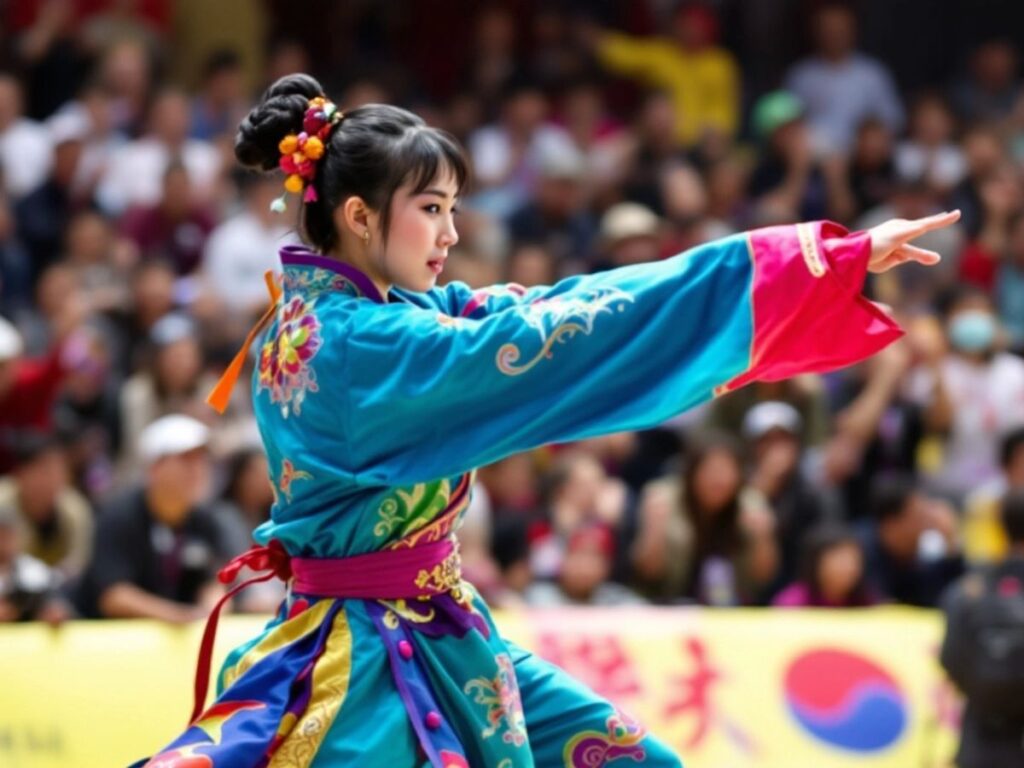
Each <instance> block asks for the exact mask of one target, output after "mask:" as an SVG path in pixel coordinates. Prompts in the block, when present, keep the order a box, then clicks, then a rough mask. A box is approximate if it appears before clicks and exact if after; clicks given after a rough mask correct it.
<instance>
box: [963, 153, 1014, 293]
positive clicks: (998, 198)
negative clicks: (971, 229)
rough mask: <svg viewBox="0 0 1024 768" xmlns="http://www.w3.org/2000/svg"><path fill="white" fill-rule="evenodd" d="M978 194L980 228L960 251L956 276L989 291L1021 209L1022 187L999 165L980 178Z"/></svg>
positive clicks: (1012, 171)
mask: <svg viewBox="0 0 1024 768" xmlns="http://www.w3.org/2000/svg"><path fill="white" fill-rule="evenodd" d="M978 195H979V200H980V202H981V208H980V211H979V212H980V215H981V218H980V222H979V223H980V229H979V231H978V234H977V237H975V238H974V239H972V240H971V241H970V242H968V243H967V246H966V247H965V248H964V251H963V253H962V254H961V257H960V265H959V277H960V279H961V280H962V281H963V282H966V283H971V284H973V285H977V286H978V287H980V288H982V289H984V290H985V291H986V292H991V291H992V289H993V287H994V285H995V280H996V272H997V270H998V269H999V262H1000V261H1001V260H1002V259H1003V257H1004V255H1005V254H1006V251H1007V250H1008V248H1009V241H1010V231H1011V227H1012V225H1013V220H1014V217H1015V216H1016V215H1017V214H1019V213H1020V212H1021V211H1022V210H1024V189H1022V187H1021V181H1020V178H1019V175H1018V173H1017V172H1016V171H1015V170H1012V169H1009V168H1000V169H998V170H995V171H993V172H992V173H991V174H989V175H988V176H986V177H985V178H984V179H982V180H981V184H980V185H979V188H978Z"/></svg>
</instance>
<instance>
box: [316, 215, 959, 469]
mask: <svg viewBox="0 0 1024 768" xmlns="http://www.w3.org/2000/svg"><path fill="white" fill-rule="evenodd" d="M941 225H942V224H941V223H938V222H935V221H931V220H925V223H921V222H906V223H905V224H900V223H895V224H893V223H887V224H886V225H882V226H881V227H879V228H877V230H872V232H871V233H859V234H854V235H847V234H846V231H845V230H844V229H842V227H839V226H838V225H835V224H830V223H820V222H819V223H815V224H800V225H796V226H785V227H772V228H768V229H763V230H758V231H755V232H751V233H748V234H745V235H736V236H733V237H729V238H726V239H724V240H721V241H717V242H714V243H709V244H707V245H704V246H700V247H698V248H694V249H693V250H690V251H687V252H686V253H684V254H680V255H679V256H676V257H674V258H672V259H668V260H665V261H661V262H656V263H651V264H642V265H636V266H632V267H625V268H622V269H618V270H613V271H611V272H604V273H600V274H596V275H588V276H583V277H574V278H570V279H567V280H563V281H561V282H559V283H558V284H557V285H555V286H552V287H550V288H539V289H531V290H529V291H522V292H520V291H518V289H517V290H515V291H511V292H509V291H496V292H492V293H493V294H494V295H495V297H496V307H495V308H494V309H491V308H490V307H489V306H487V304H488V302H489V299H488V297H486V296H485V297H483V303H481V301H480V299H481V297H479V296H474V295H473V294H471V293H467V292H463V298H464V299H465V301H463V302H462V303H461V304H460V302H459V301H457V300H455V299H454V298H453V303H452V304H451V305H450V306H449V307H448V309H450V310H451V311H450V312H444V311H438V308H428V307H427V306H423V305H421V306H416V305H413V304H407V303H401V304H394V305H388V306H387V307H385V308H383V309H382V308H380V307H375V306H371V305H369V304H364V303H360V304H359V305H358V306H357V307H356V308H355V309H350V310H346V311H348V312H349V313H350V314H349V316H348V317H346V318H338V322H340V323H344V324H345V330H344V336H343V338H344V342H343V343H342V344H340V346H339V349H338V350H337V354H339V355H343V356H344V357H345V358H346V359H344V360H339V361H338V362H339V365H338V366H336V367H335V369H336V370H342V371H345V372H346V373H347V377H348V378H347V379H346V380H343V381H339V382H337V386H338V387H339V389H338V393H337V394H338V402H339V404H340V417H341V418H342V419H344V423H343V424H341V425H340V429H339V430H338V433H339V434H341V435H344V436H345V440H346V445H345V447H344V454H343V455H344V456H346V457H347V460H348V461H349V462H350V463H351V467H350V469H351V470H352V472H353V473H355V474H356V475H364V476H366V478H367V480H368V481H372V482H387V483H393V484H404V483H412V482H421V481H423V480H429V479H435V478H437V477H443V476H447V475H454V474H456V473H459V472H463V471H466V470H468V469H471V468H472V467H475V466H479V465H481V464H485V463H489V462H492V461H496V460H497V459H499V458H502V457H503V456H507V455H509V454H512V453H516V452H519V451H522V450H526V449H529V448H533V447H536V446H538V445H543V444H545V443H550V442H564V441H569V440H576V439H580V438H584V437H590V436H594V435H597V434H602V433H607V432H615V431H622V430H630V429H640V428H645V427H650V426H653V425H656V424H658V423H661V422H662V421H664V420H666V419H668V418H670V417H671V416H674V415H676V414H678V413H680V412H681V411H684V410H686V409H688V408H690V407H692V406H694V405H696V404H697V403H699V402H701V401H704V400H707V399H709V398H711V397H713V396H714V395H716V394H721V393H723V392H726V391H729V390H730V389H735V388H736V387H739V386H742V385H743V384H745V383H747V382H749V381H753V380H755V379H764V380H772V379H780V378H785V377H787V376H791V375H794V374H796V373H802V372H816V371H825V370H831V369H834V368H837V367H841V366H845V365H849V364H851V363H853V362H856V361H857V360H860V359H863V358H864V357H867V356H869V355H871V354H873V353H875V352H877V351H878V350H879V349H881V348H882V347H884V346H885V345H886V344H888V343H890V342H891V341H893V340H894V339H896V338H898V337H899V336H900V335H902V331H901V330H900V329H899V328H898V326H897V325H896V324H895V322H894V321H893V320H892V319H891V318H889V317H888V315H887V314H886V313H885V312H884V311H882V310H881V309H880V308H879V307H877V306H875V305H874V304H872V303H871V302H869V301H868V300H867V299H865V298H864V297H863V296H861V295H860V291H861V287H862V284H863V280H864V276H865V272H866V271H867V270H868V269H873V270H884V269H888V268H890V267H891V266H894V265H895V264H896V263H899V262H901V261H905V260H909V259H914V260H920V261H925V262H928V261H933V260H935V258H936V257H935V255H934V254H928V253H926V252H923V251H919V250H918V249H915V248H914V246H911V245H909V244H908V243H909V240H910V239H911V238H912V237H914V236H916V235H917V234H920V233H923V232H924V231H927V230H928V229H929V228H934V226H941ZM449 291H451V292H452V296H457V294H458V293H459V292H460V291H461V289H458V288H454V289H449ZM466 291H468V289H466ZM466 297H469V298H466ZM472 302H476V303H475V304H472ZM470 307H471V309H470V311H467V308H470ZM328 322H330V321H328Z"/></svg>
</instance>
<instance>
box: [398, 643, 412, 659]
mask: <svg viewBox="0 0 1024 768" xmlns="http://www.w3.org/2000/svg"><path fill="white" fill-rule="evenodd" d="M398 654H399V655H400V656H401V657H402V658H403V659H405V660H406V661H408V660H409V659H411V658H412V643H410V642H409V641H408V640H399V641H398Z"/></svg>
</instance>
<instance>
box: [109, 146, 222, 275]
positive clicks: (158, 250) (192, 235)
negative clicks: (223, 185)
mask: <svg viewBox="0 0 1024 768" xmlns="http://www.w3.org/2000/svg"><path fill="white" fill-rule="evenodd" d="M213 228H214V221H213V217H212V216H211V215H210V213H209V211H208V209H207V206H205V205H203V204H202V203H201V202H200V201H199V200H198V199H197V196H196V194H195V191H194V189H193V186H192V181H191V179H190V177H189V173H188V170H187V169H186V167H185V166H184V165H183V164H182V163H180V162H178V161H175V160H172V161H171V162H170V163H169V164H168V166H167V168H166V169H165V170H164V175H163V191H162V194H161V197H160V199H159V200H158V201H157V202H156V203H155V204H154V205H148V206H146V205H142V206H135V207H132V208H129V209H128V210H127V211H126V212H125V214H124V216H123V217H122V218H121V233H122V234H123V235H124V236H126V237H128V238H130V239H131V240H132V241H133V242H134V243H135V244H136V246H138V248H139V251H140V253H141V255H142V258H157V259H161V260H163V261H166V262H168V263H169V264H173V265H174V267H175V270H176V271H177V273H178V274H179V275H188V274H190V273H191V272H192V271H193V270H195V269H196V268H197V267H198V266H199V263H200V261H201V259H202V254H203V248H204V247H205V245H206V239H207V237H208V236H209V235H210V232H211V231H212V230H213Z"/></svg>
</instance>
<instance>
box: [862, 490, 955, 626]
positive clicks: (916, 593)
mask: <svg viewBox="0 0 1024 768" xmlns="http://www.w3.org/2000/svg"><path fill="white" fill-rule="evenodd" d="M871 512H872V517H873V521H872V522H873V524H872V525H868V526H865V527H864V528H863V529H862V536H863V539H862V540H863V541H864V552H865V558H866V562H867V574H868V582H869V585H870V588H871V589H872V590H873V591H874V592H875V593H876V594H878V595H879V596H880V597H882V598H884V599H887V600H894V601H896V602H900V603H907V604H909V605H919V606H925V607H932V608H933V607H935V606H936V605H938V601H939V596H940V595H941V594H942V592H943V590H944V589H945V588H946V587H947V586H949V585H950V584H951V583H952V582H953V581H955V580H956V579H957V578H958V577H959V576H960V575H961V574H962V573H963V571H964V560H963V556H962V555H961V553H960V546H959V542H958V540H957V524H956V513H955V511H954V510H953V508H952V507H951V506H950V505H949V504H948V503H946V502H943V501H941V500H939V499H935V498H930V497H929V496H927V495H925V494H924V493H923V492H922V491H921V490H920V489H919V488H918V487H917V485H916V484H915V483H914V481H913V480H912V479H910V478H909V477H906V476H893V477H888V478H880V479H879V481H878V482H877V483H876V485H875V488H874V489H873V493H872V501H871Z"/></svg>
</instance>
